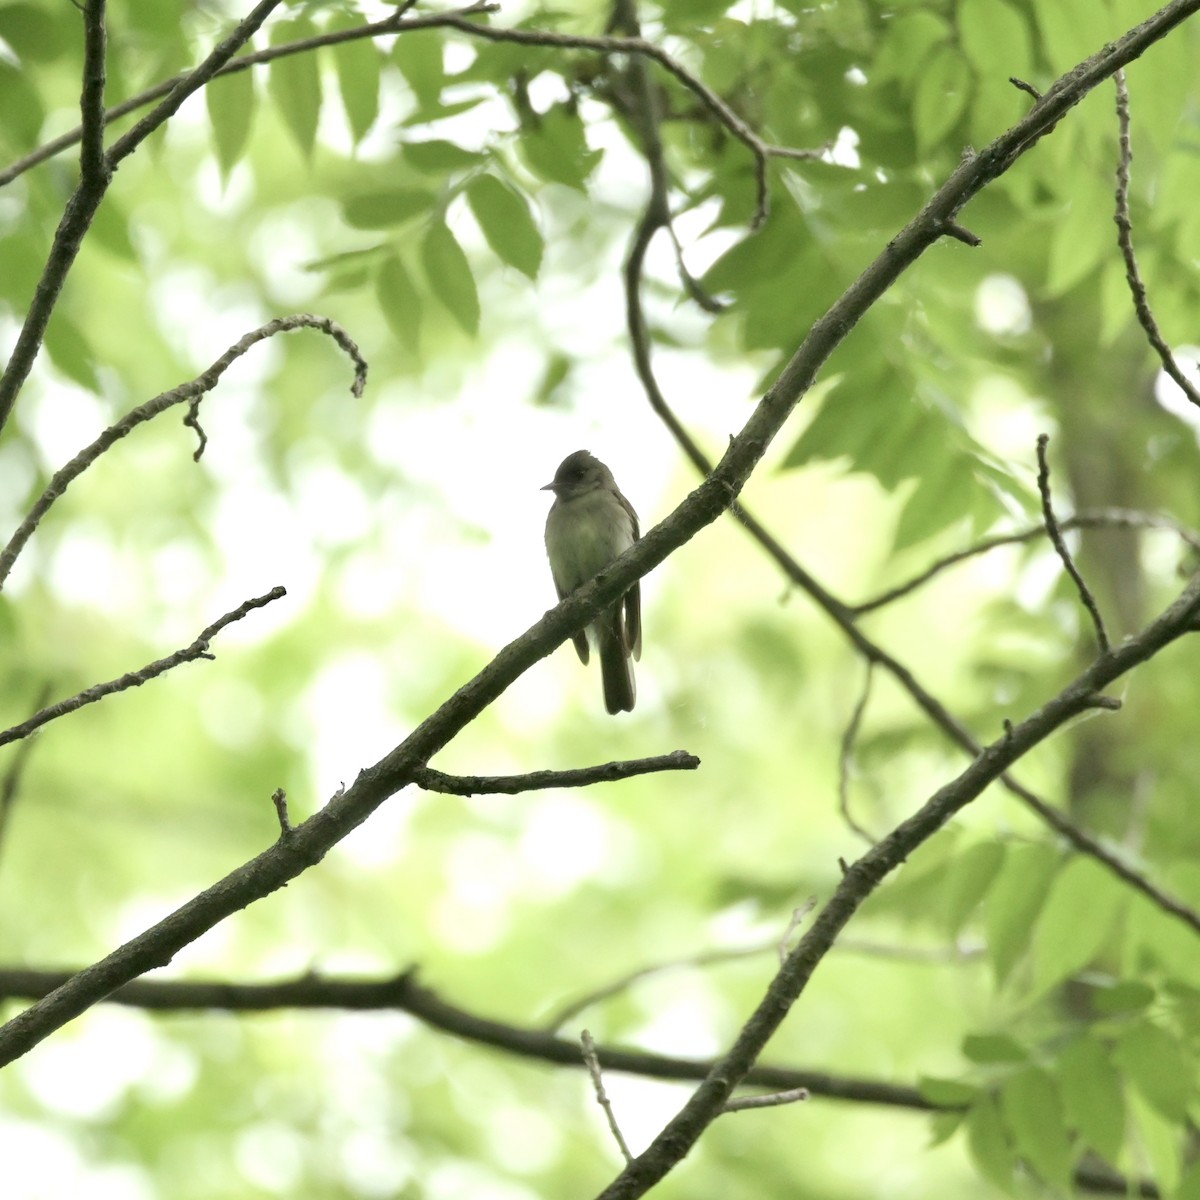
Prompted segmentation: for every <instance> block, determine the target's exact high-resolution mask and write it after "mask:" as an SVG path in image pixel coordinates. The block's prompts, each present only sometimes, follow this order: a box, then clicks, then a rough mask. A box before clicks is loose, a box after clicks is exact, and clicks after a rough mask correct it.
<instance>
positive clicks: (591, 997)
mask: <svg viewBox="0 0 1200 1200" xmlns="http://www.w3.org/2000/svg"><path fill="white" fill-rule="evenodd" d="M778 944H779V942H778V939H777V938H772V939H771V940H770V941H769V942H764V943H761V944H759V945H752V946H735V947H731V948H730V949H727V950H704V951H701V952H700V953H699V954H691V955H687V956H686V957H683V958H672V959H667V960H666V961H664V962H656V963H650V964H649V965H648V966H645V967H638V968H637V969H636V970H634V971H629V972H627V973H626V974H624V975H621V976H619V977H618V978H616V979H613V980H611V981H610V982H608V983H606V984H604V985H603V986H601V987H598V988H594V989H593V990H591V991H589V992H585V993H584V994H583V995H581V996H577V997H576V998H575V999H574V1000H570V1001H568V1002H567V1003H566V1004H564V1005H562V1007H561V1008H557V1009H555V1011H554V1013H553V1015H552V1016H550V1017H548V1018H547V1019H546V1021H544V1022H543V1024H542V1028H543V1029H545V1030H547V1031H550V1032H553V1031H554V1030H557V1029H561V1028H562V1027H563V1026H564V1025H565V1024H566V1023H567V1022H568V1021H570V1020H571V1019H572V1018H573V1017H577V1016H579V1014H580V1013H581V1012H584V1011H585V1010H586V1009H589V1008H592V1007H593V1006H594V1005H596V1004H600V1003H602V1002H603V1001H605V1000H611V999H612V998H613V997H614V996H619V995H621V993H622V992H627V991H628V990H629V989H630V988H631V987H634V986H635V985H636V984H639V983H641V982H642V980H644V979H651V978H653V977H654V976H655V975H663V974H666V973H668V972H670V971H685V970H698V969H699V968H701V967H710V966H715V965H718V964H720V963H727V962H738V961H740V960H741V959H744V958H757V957H758V956H759V955H762V954H765V953H767V952H769V951H771V950H774V949H775V948H776V947H777V946H778Z"/></svg>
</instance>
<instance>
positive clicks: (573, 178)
mask: <svg viewBox="0 0 1200 1200" xmlns="http://www.w3.org/2000/svg"><path fill="white" fill-rule="evenodd" d="M520 145H521V153H522V154H523V155H524V156H525V161H526V162H527V163H528V164H529V167H530V169H531V170H533V171H535V172H536V173H537V174H538V175H540V176H541V177H542V178H543V179H547V180H549V181H550V182H551V183H562V184H565V185H566V186H567V187H572V188H576V189H577V190H578V191H581V192H582V191H586V190H587V189H586V184H587V180H588V176H589V175H591V173H592V172H593V171H594V170H595V169H596V166H597V165H598V164H599V162H600V159H601V158H602V157H603V156H604V151H602V150H592V149H589V147H588V143H587V134H586V132H585V130H584V127H583V121H582V120H580V118H579V114H578V113H577V112H575V111H574V110H573V109H569V108H567V106H566V105H563V104H559V105H557V106H555V107H554V108H551V109H550V110H549V111H548V112H545V113H543V114H542V115H541V117H540V118H539V119H538V121H537V123H536V125H533V126H532V127H531V128H527V129H525V131H524V132H523V133H522V135H521V142H520Z"/></svg>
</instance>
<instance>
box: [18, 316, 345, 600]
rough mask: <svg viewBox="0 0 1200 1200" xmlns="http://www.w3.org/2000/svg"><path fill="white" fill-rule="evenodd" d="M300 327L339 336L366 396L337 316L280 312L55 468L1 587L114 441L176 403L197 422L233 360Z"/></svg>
mask: <svg viewBox="0 0 1200 1200" xmlns="http://www.w3.org/2000/svg"><path fill="white" fill-rule="evenodd" d="M294 329H319V330H321V331H322V332H323V333H327V334H328V335H329V336H330V337H331V338H333V340H334V341H335V342H337V344H338V345H339V346H340V347H341V348H342V349H343V350H344V351H345V352H346V353H347V354H348V355H349V356H350V358H351V360H352V361H353V363H354V382H353V383H352V384H351V386H350V392H351V394H352V395H354V396H356V397H357V396H361V395H362V393H363V388H364V387H365V386H366V382H367V363H366V360H365V359H364V358H363V356H362V355H361V354H360V353H359V349H358V347H357V346H356V345H355V343H354V341H353V339H352V338H351V337H350V335H349V334H348V333H347V332H346V331H345V330H344V329H343V328H342V327H341V326H340V325H338V324H336V323H335V322H333V321H331V320H330V319H329V318H328V317H318V316H314V315H313V314H311V313H298V314H296V315H294V316H290V317H276V318H275V320H273V321H268V322H267V323H266V324H265V325H260V326H259V327H258V328H257V329H254V330H251V332H250V333H248V334H246V335H245V336H244V337H242V338H240V339H239V340H238V341H236V342H235V343H234V344H233V345H232V346H230V347H229V349H228V350H226V351H225V353H224V354H222V355H221V357H220V358H218V359H217V360H216V362H214V363H213V364H212V365H211V366H210V367H209V368H208V369H207V370H205V371H203V372H201V373H200V374H199V375H197V376H196V378H195V379H192V380H189V381H188V382H187V383H181V384H180V385H179V386H178V387H176V388H172V389H171V390H170V391H169V392H163V393H161V394H160V395H158V396H155V397H154V399H153V400H147V401H146V403H145V404H141V405H139V406H138V407H137V408H135V409H132V410H131V411H130V412H128V413H126V414H125V416H123V417H122V418H121V419H120V420H119V421H118V422H117V423H116V424H115V425H110V426H109V427H108V428H107V429H106V430H105V431H104V432H103V433H102V434H101V435H100V436H99V437H98V438H96V440H95V441H94V442H92V443H91V444H90V445H88V446H85V447H84V448H83V449H82V450H81V451H80V452H79V453H78V454H77V455H75V457H74V458H73V459H71V461H70V462H69V463H67V464H66V465H65V466H63V467H60V468H59V469H58V470H57V471H56V472H55V473H54V476H53V478H52V479H51V480H50V482H49V484H47V486H46V490H45V491H44V492H42V494H41V495H40V496H39V497H38V499H37V501H36V502H35V503H34V505H33V507H32V508H31V509H30V510H29V514H28V516H26V518H25V520H24V521H22V522H21V524H20V525H19V526H18V527H17V530H16V532H15V533H14V534H13V535H12V537H11V538H10V539H9V541H8V545H7V546H5V547H4V549H3V550H0V588H3V587H4V583H5V580H7V579H8V576H9V573H10V572H11V571H12V568H13V564H14V563H15V562H16V561H17V556H18V555H19V554H20V553H21V551H22V550H23V549H24V547H25V543H26V542H28V541H29V539H30V538H31V537H32V536H33V532H34V530H35V529H37V527H38V525H39V524H40V522H41V520H42V518H43V517H44V516H45V515H46V513H47V512H48V511H49V510H50V507H51V505H53V503H54V502H55V500H57V499H58V498H59V497H60V496H61V495H62V494H63V492H65V491H66V490H67V488H68V487H69V486H70V485H71V483H73V482H74V481H75V480H76V479H78V478H79V476H80V475H82V474H83V472H84V471H86V470H87V469H88V467H90V466H91V465H92V463H94V462H95V461H96V459H98V458H99V457H100V455H102V454H103V453H104V452H105V451H106V450H107V449H108V448H109V447H110V446H111V445H113V443H114V442H118V441H120V439H121V438H123V437H125V435H126V434H128V433H131V432H132V431H133V430H134V429H136V428H137V427H138V426H139V425H142V424H144V423H145V422H146V421H149V420H151V419H152V418H154V417H157V416H158V415H159V413H163V412H166V411H167V409H168V408H172V407H174V406H175V405H176V404H183V403H187V404H189V405H190V406H191V412H190V414H189V420H188V421H185V424H192V425H193V426H195V424H196V422H195V407H196V405H198V404H199V402H200V400H201V399H203V397H204V396H205V395H206V394H207V393H208V392H211V391H212V390H213V388H214V387H216V386H217V382H218V381H219V380H220V378H221V376H222V375H224V374H225V372H226V371H227V370H228V369H229V367H230V366H231V365H232V364H233V363H235V362H236V361H237V360H238V359H239V358H241V356H242V355H243V354H245V353H246V351H247V350H249V349H250V348H251V347H252V346H255V345H257V344H258V343H259V342H261V341H264V340H265V339H266V338H269V337H274V335H275V334H277V333H287V332H290V331H291V330H294ZM201 436H203V435H201ZM201 448H203V443H201Z"/></svg>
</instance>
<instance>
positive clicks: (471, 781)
mask: <svg viewBox="0 0 1200 1200" xmlns="http://www.w3.org/2000/svg"><path fill="white" fill-rule="evenodd" d="M699 766H700V760H699V759H698V758H697V757H696V756H695V755H694V754H688V753H687V751H685V750H675V751H672V753H670V754H657V755H655V756H654V757H653V758H634V759H630V760H628V761H625V762H609V763H601V764H600V765H599V766H596V767H576V768H574V769H573V770H568V771H530V772H529V773H528V774H526V775H447V774H445V773H444V772H442V771H435V770H433V769H432V768H431V767H419V768H417V769H416V770H414V771H413V775H412V781H413V783H415V784H416V785H417V787H419V788H421V789H423V790H424V791H426V792H443V793H445V794H446V795H449V796H480V795H487V796H495V795H504V796H516V795H519V794H520V793H521V792H535V791H539V790H541V789H543V788H563V787H589V786H590V785H591V784H593V783H612V782H615V781H616V780H619V779H632V778H633V777H634V776H635V775H650V774H652V773H654V772H656V771H694V770H696V768H697V767H699Z"/></svg>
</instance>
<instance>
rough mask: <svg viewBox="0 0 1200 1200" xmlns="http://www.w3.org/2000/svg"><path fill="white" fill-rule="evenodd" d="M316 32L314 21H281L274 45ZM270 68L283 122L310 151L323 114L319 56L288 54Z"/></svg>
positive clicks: (273, 33)
mask: <svg viewBox="0 0 1200 1200" xmlns="http://www.w3.org/2000/svg"><path fill="white" fill-rule="evenodd" d="M317 32H318V31H317V28H316V26H314V25H313V24H312V22H311V21H305V20H292V21H281V22H280V23H279V24H278V25H276V26H275V27H274V28H273V29H272V30H271V45H272V46H279V45H282V44H284V43H285V42H294V41H299V40H300V39H302V38H310V37H314V36H315V35H316V34H317ZM268 69H269V71H270V75H269V76H268V79H269V87H270V92H271V96H272V98H273V99H274V100H275V103H276V104H277V105H278V106H279V112H280V115H281V116H282V118H283V121H284V124H285V125H286V126H287V127H288V129H289V130H290V131H291V134H292V136H293V137H294V138H295V139H296V144H297V145H298V146H299V147H300V150H301V151H302V153H304V154H305V155H311V154H312V150H313V146H314V144H315V143H316V139H317V121H318V120H319V118H320V116H321V74H320V70H319V66H318V63H317V56H316V55H315V54H289V55H286V56H285V57H283V58H277V59H276V60H275V61H274V62H273V63H271V65H270V67H269V68H268Z"/></svg>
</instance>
